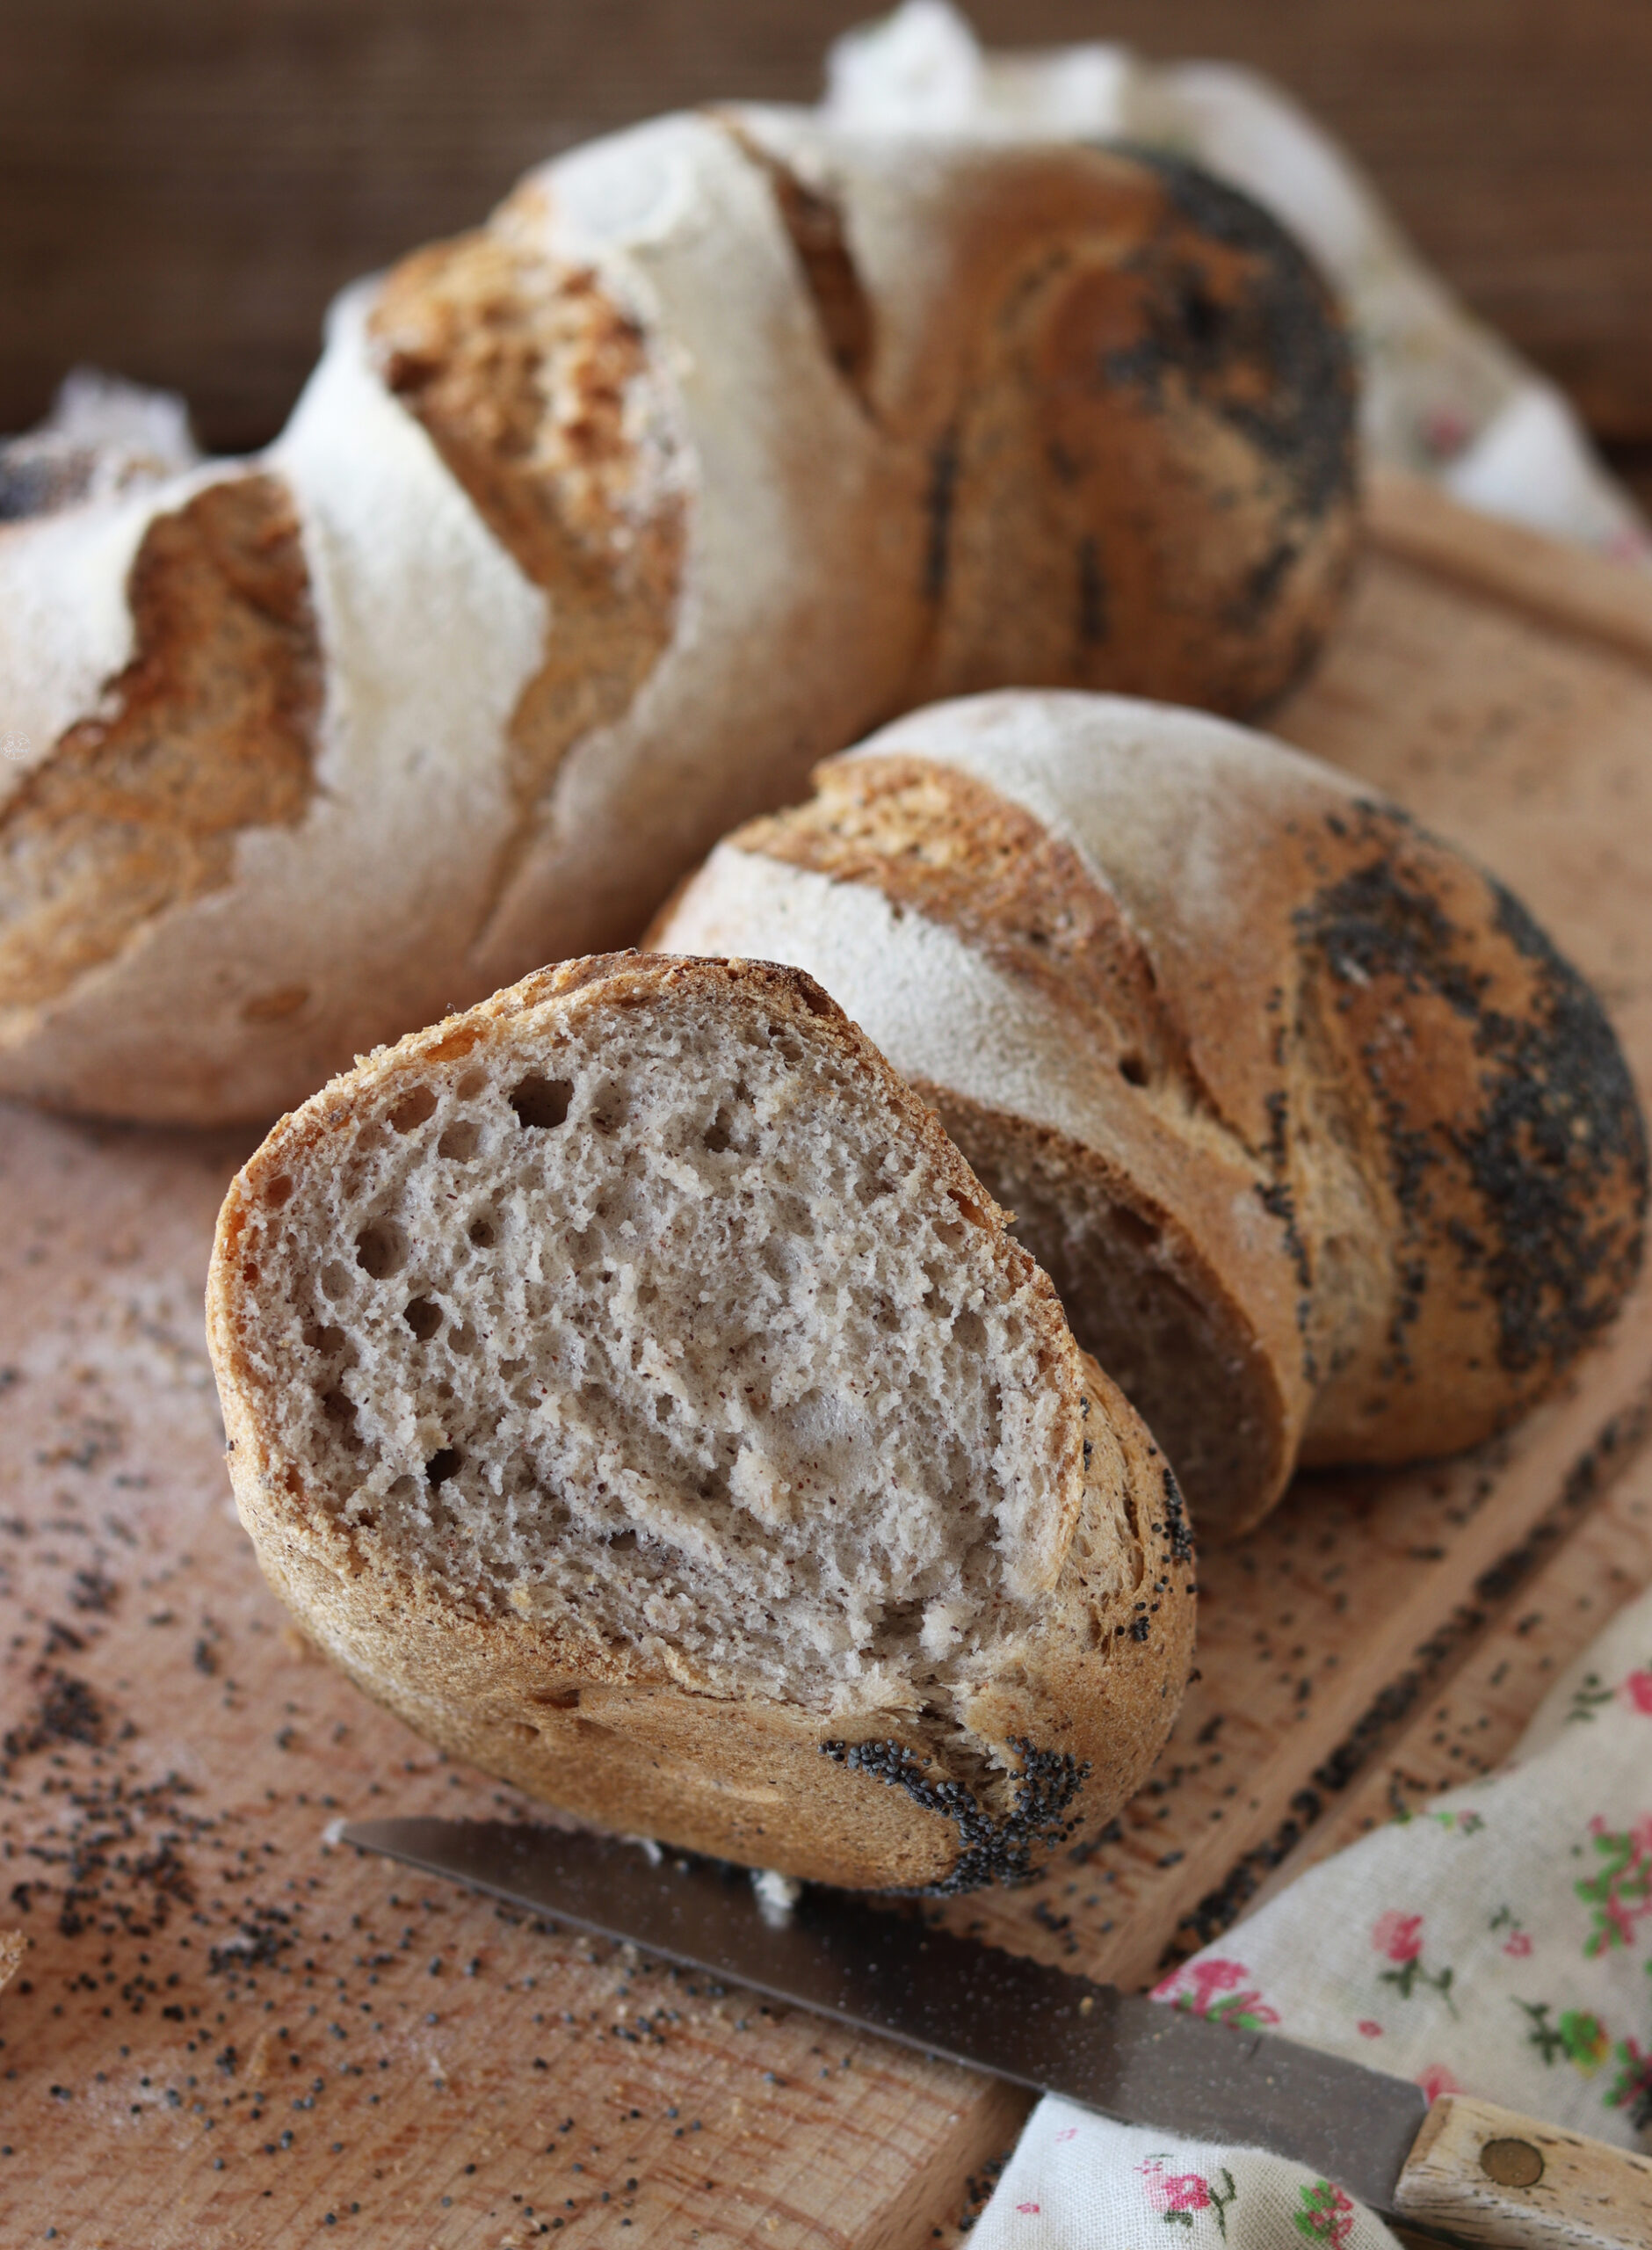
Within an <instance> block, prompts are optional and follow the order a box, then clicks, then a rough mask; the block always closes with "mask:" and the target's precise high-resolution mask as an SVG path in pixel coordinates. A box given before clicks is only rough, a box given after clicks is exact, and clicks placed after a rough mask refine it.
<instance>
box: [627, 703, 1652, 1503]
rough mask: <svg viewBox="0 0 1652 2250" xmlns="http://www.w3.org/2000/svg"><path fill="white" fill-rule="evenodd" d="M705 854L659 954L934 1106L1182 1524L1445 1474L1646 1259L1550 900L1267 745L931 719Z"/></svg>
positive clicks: (661, 937) (1607, 1072)
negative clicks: (1157, 1445)
mask: <svg viewBox="0 0 1652 2250" xmlns="http://www.w3.org/2000/svg"><path fill="white" fill-rule="evenodd" d="M815 779H816V795H815V797H814V798H813V799H812V800H810V801H809V802H807V803H805V804H802V805H800V806H798V807H796V808H795V809H793V810H791V811H789V812H785V813H781V814H779V815H777V816H776V817H772V818H770V819H765V820H760V821H757V822H754V823H752V824H750V826H748V827H747V828H745V829H743V830H741V831H739V832H738V833H736V834H735V835H734V836H732V837H730V838H728V839H727V841H726V842H725V843H723V844H722V845H720V846H719V847H718V849H717V850H716V852H715V853H713V855H712V857H711V859H710V860H709V861H708V862H707V863H706V867H704V868H703V869H702V870H701V872H700V873H699V875H696V876H695V877H694V878H693V879H692V881H691V882H690V883H689V884H688V885H687V886H686V887H685V890H684V891H683V893H682V894H681V896H679V897H678V899H677V901H676V902H675V903H674V904H673V905H672V907H671V908H670V910H668V911H667V912H666V913H665V914H664V915H663V917H662V918H661V921H660V924H659V925H658V928H657V941H658V942H659V943H660V944H662V945H663V946H665V947H669V948H670V949H672V950H677V951H692V952H703V953H717V952H728V953H755V954H763V955H764V957H765V958H768V959H772V960H776V961H787V962H793V963H795V964H796V965H797V966H798V967H800V968H801V969H807V970H808V973H809V974H810V975H811V976H815V977H817V978H818V979H819V980H820V982H821V983H822V984H823V985H824V986H825V987H826V989H827V990H828V991H830V992H831V994H832V995H833V997H834V998H837V1000H838V1001H839V1002H841V1004H842V1005H843V1006H844V1008H845V1009H846V1010H847V1011H848V1013H850V1014H851V1016H852V1017H853V1018H854V1020H855V1021H856V1022H857V1023H858V1024H859V1025H860V1027H861V1028H862V1029H863V1030H865V1031H866V1034H868V1036H869V1037H870V1038H872V1039H873V1040H874V1041H875V1042H877V1045H878V1047H879V1049H880V1051H881V1052H882V1053H883V1054H884V1055H885V1056H887V1057H888V1060H889V1061H890V1062H891V1063H893V1064H894V1065H895V1068H896V1069H897V1070H899V1071H901V1072H902V1075H903V1076H905V1077H906V1078H909V1080H910V1081H911V1082H912V1083H914V1084H915V1085H917V1087H918V1088H919V1090H920V1091H921V1092H923V1093H924V1097H925V1099H926V1100H929V1101H931V1102H932V1103H933V1104H934V1106H935V1107H936V1109H937V1110H938V1113H939V1114H940V1117H941V1120H942V1122H943V1123H944V1124H945V1125H946V1129H947V1130H948V1132H949V1133H950V1134H951V1135H952V1136H953V1139H954V1140H955V1141H956V1142H957V1143H958V1144H959V1146H960V1148H961V1149H962V1150H963V1152H964V1154H965V1156H966V1157H967V1158H968V1160H969V1162H970V1164H971V1165H973V1166H974V1168H975V1171H976V1172H977V1173H978V1174H979V1175H980V1177H981V1178H982V1179H983V1180H984V1181H985V1183H986V1184H987V1187H989V1190H990V1191H991V1193H992V1194H994V1195H996V1196H997V1197H999V1198H1001V1199H1002V1201H1004V1204H1005V1205H1006V1206H1007V1207H1008V1208H1011V1210H1013V1211H1014V1212H1015V1214H1016V1219H1015V1230H1016V1232H1017V1234H1018V1238H1019V1239H1020V1240H1022V1241H1023V1242H1025V1244H1026V1245H1027V1246H1028V1247H1029V1248H1030V1249H1031V1250H1032V1252H1033V1254H1034V1256H1035V1257H1036V1258H1037V1259H1038V1260H1039V1262H1040V1265H1041V1266H1042V1267H1044V1269H1045V1270H1046V1271H1047V1273H1048V1274H1050V1275H1051V1277H1052V1279H1053V1280H1054V1282H1055V1284H1056V1287H1057V1288H1058V1289H1059V1290H1060V1292H1061V1298H1062V1302H1063V1303H1064V1304H1065V1306H1066V1309H1067V1313H1068V1317H1069V1319H1070V1320H1071V1322H1072V1324H1073V1328H1074V1332H1075V1334H1076V1336H1077V1338H1078V1340H1079V1342H1080V1343H1081V1344H1082V1345H1083V1346H1084V1347H1085V1348H1086V1349H1088V1350H1090V1351H1092V1352H1094V1353H1095V1354H1096V1355H1097V1356H1098V1359H1100V1360H1101V1361H1102V1363H1103V1364H1104V1366H1105V1367H1106V1368H1108V1370H1109V1371H1110V1373H1111V1374H1112V1375H1113V1376H1114V1377H1115V1379H1116V1380H1117V1381H1118V1383H1119V1384H1120V1386H1121V1387H1122V1388H1123V1390H1125V1391H1126V1393H1127V1396H1128V1397H1131V1398H1132V1399H1133V1400H1134V1404H1136V1406H1137V1407H1138V1408H1139V1409H1140V1410H1141V1412H1142V1413H1143V1414H1144V1415H1145V1416H1146V1418H1147V1419H1148V1423H1149V1424H1150V1425H1151V1426H1152V1428H1153V1430H1154V1432H1155V1433H1156V1435H1157V1437H1158V1438H1159V1440H1160V1441H1161V1443H1162V1444H1163V1446H1164V1448H1165V1449H1166V1451H1167V1452H1168V1453H1169V1455H1170V1459H1171V1460H1172V1462H1173V1463H1175V1465H1176V1468H1177V1474H1178V1475H1179V1476H1180V1477H1181V1479H1182V1482H1183V1485H1184V1487H1185V1491H1186V1492H1187V1495H1188V1499H1189V1503H1190V1505H1191V1506H1192V1510H1193V1514H1194V1518H1195V1521H1197V1522H1198V1524H1199V1529H1200V1532H1201V1534H1209V1533H1211V1532H1214V1531H1217V1530H1220V1529H1223V1528H1235V1529H1236V1528H1243V1526H1244V1525H1245V1524H1247V1523H1249V1522H1251V1521H1255V1520H1256V1518H1257V1517H1258V1516H1259V1515H1261V1514H1262V1513H1264V1511H1265V1510H1266V1509H1267V1508H1268V1507H1269V1506H1271V1505H1272V1502H1273V1500H1274V1499H1276V1498H1277V1497H1278V1495H1279V1492H1280V1491H1281V1490H1282V1489H1283V1486H1284V1484H1285V1482H1286V1478H1287V1477H1289V1475H1290V1473H1291V1470H1292V1469H1293V1466H1294V1464H1295V1463H1297V1462H1298V1461H1299V1460H1301V1461H1303V1462H1307V1463H1340V1462H1402V1461H1408V1460H1417V1459H1420V1458H1424V1457H1427V1456H1431V1455H1441V1454H1447V1453H1453V1452H1456V1451H1458V1450H1460V1448H1463V1447H1466V1446H1468V1445H1472V1444H1474V1443H1475V1442H1477V1441H1479V1440H1481V1439H1482V1438H1484V1437H1487V1436H1489V1434H1490V1433H1492V1432H1493V1431H1494V1430H1496V1429H1498V1428H1499V1427H1501V1426H1503V1425H1504V1424H1505V1423H1507V1422H1508V1421H1510V1420H1511V1419H1512V1418H1513V1417H1514V1416H1516V1415H1517V1414H1518V1413H1520V1412H1523V1411H1524V1409H1525V1407H1526V1406H1527V1405H1528V1404H1530V1403H1531V1402H1532V1400H1533V1399H1534V1398H1536V1397H1538V1396H1539V1395H1540V1393H1541V1392H1542V1390H1544V1389H1545V1388H1546V1387H1547V1385H1548V1384H1549V1383H1552V1382H1553V1381H1554V1378H1555V1376H1556V1375H1557V1374H1558V1373H1559V1372H1560V1371H1561V1369H1562V1368H1565V1367H1566V1366H1567V1365H1568V1364H1569V1362H1570V1361H1571V1360H1572V1359H1573V1358H1574V1357H1575V1356H1576V1354H1577V1352H1578V1351H1579V1350H1580V1349H1581V1348H1582V1347H1583V1346H1584V1345H1585V1344H1586V1343H1587V1342H1588V1341H1589V1339H1590V1338H1591V1337H1593V1336H1595V1335H1597V1334H1598V1332H1599V1331H1600V1330H1601V1329H1602V1328H1603V1327H1604V1326H1605V1324H1606V1323H1607V1322H1608V1321H1610V1320H1611V1319H1612V1317H1613V1315H1614V1314H1615V1312H1616V1310H1617V1309H1618V1307H1619V1304H1620V1303H1621V1302H1622V1300H1623V1297H1624V1295H1625V1293H1626V1291H1627V1288H1628V1287H1629V1285H1630V1283H1631V1281H1633V1280H1634V1275H1635V1274H1636V1272H1637V1271H1638V1268H1639V1265H1640V1259H1641V1224H1642V1216H1643V1209H1644V1204H1645V1197H1646V1181H1647V1156H1646V1142H1645V1135H1644V1130H1643V1127H1642V1123H1641V1113H1640V1108H1639V1105H1638V1103H1637V1100H1636V1097H1635V1092H1634V1084H1633V1082H1632V1080H1631V1078H1630V1076H1629V1072H1628V1069H1627V1065H1626V1063H1625V1061H1624V1058H1623V1055H1622V1052H1621V1050H1620V1049H1619V1045H1618V1042H1617V1040H1616V1038H1615V1036H1614V1035H1613V1033H1612V1026H1611V1024H1610V1022H1609V1021H1608V1020H1607V1017H1606V1015H1605V1011H1604V1010H1603V1008H1602V1007H1601V1005H1600V1003H1599V1001H1598V999H1597V998H1596V997H1595V995H1594V994H1593V992H1591V991H1590V988H1589V986H1588V985H1587V984H1586V983H1584V981H1583V978H1582V977H1581V976H1579V975H1578V974H1577V972H1576V970H1575V969H1573V968H1572V967H1571V966H1570V965H1569V963H1568V962H1566V961H1564V960H1563V959H1562V958H1561V955H1560V954H1558V953H1557V952H1556V951H1555V949H1554V947H1553V946H1552V945H1551V944H1550V942H1549V940H1547V937H1546V936H1545V935H1544V933H1543V932H1542V931H1541V930H1540V929H1539V928H1538V926H1537V925H1536V924H1535V923H1534V922H1533V921H1532V918H1531V916H1530V915H1529V914H1528V913H1527V912H1526V911H1525V909H1524V908H1523V907H1522V906H1521V905H1520V904H1519V902H1518V900H1517V899H1515V898H1513V897H1511V896H1510V894H1509V893H1508V892H1507V891H1506V890H1504V889H1503V888H1502V887H1501V886H1500V885H1499V884H1497V883H1496V882H1494V881H1493V880H1492V879H1491V878H1490V877H1489V876H1488V875H1484V874H1482V871H1481V870H1480V869H1479V868H1477V867H1474V865H1473V864H1472V863H1471V862H1470V861H1468V860H1466V859H1464V858H1463V857H1462V855H1461V854H1460V853H1457V852H1454V851H1453V850H1451V849H1450V848H1449V847H1448V846H1445V845H1443V844H1441V843H1439V842H1438V841H1436V840H1435V839H1434V838H1431V837H1429V836H1427V835H1425V834H1424V833H1423V831H1420V830H1419V829H1418V828H1417V826H1416V825H1415V824H1413V823H1412V822H1411V821H1409V819H1408V818H1407V817H1406V816H1405V814H1404V813H1403V812H1402V811H1401V810H1400V809H1398V808H1397V807H1395V806H1394V805H1392V804H1389V803H1384V802H1377V801H1375V800H1373V798H1372V796H1371V795H1370V794H1369V793H1368V792H1367V791H1366V790H1365V789H1364V788H1361V786H1360V785H1359V783H1358V782H1357V781H1354V780H1351V779H1350V778H1349V777H1348V776H1346V775H1344V774H1341V773H1337V772H1335V771H1334V770H1333V769H1331V768H1330V767H1329V766H1322V765H1321V764H1319V763H1318V762H1317V761H1315V760H1314V759H1311V758H1305V757H1303V756H1301V755H1300V754H1299V753H1298V752H1296V751H1291V750H1287V749H1286V747H1285V746H1284V745H1283V744H1279V743H1276V742H1272V741H1270V740H1269V739H1268V738H1267V737H1264V736H1262V735H1258V734H1255V733H1250V732H1248V731H1246V730H1245V729H1241V728H1237V727H1235V726H1232V725H1229V724H1228V723H1226V722H1222V721H1220V720H1216V719H1213V718H1208V717H1206V716H1205V715H1202V714H1199V713H1196V712H1189V711H1178V710H1171V709H1166V708H1162V707H1159V706H1156V705H1149V704H1145V703H1140V702H1133V701H1130V700H1126V699H1124V698H1119V697H1107V696H1093V697H1091V696H1082V695H1071V694H1059V693H1020V694H1002V695H989V696H981V697H977V698H974V699H971V700H964V701H959V702H955V703H951V704H944V705H938V706H936V707H934V708H931V709H930V710H927V711H920V712H915V713H913V714H911V715H909V716H908V717H907V718H904V719H901V720H898V721H896V722H895V724H893V725H892V726H889V727H887V728H885V729H883V730H882V731H881V732H880V733H879V734H877V735H876V736H874V737H872V739H871V740H870V741H868V742H867V743H866V744H863V745H862V746H861V747H860V748H859V750H858V751H854V752H853V753H851V755H849V756H848V757H846V758H839V759H835V760H833V761H832V762H831V763H830V764H829V765H827V766H824V767H822V769H821V771H820V772H819V773H818V774H817V775H816V777H815Z"/></svg>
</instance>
